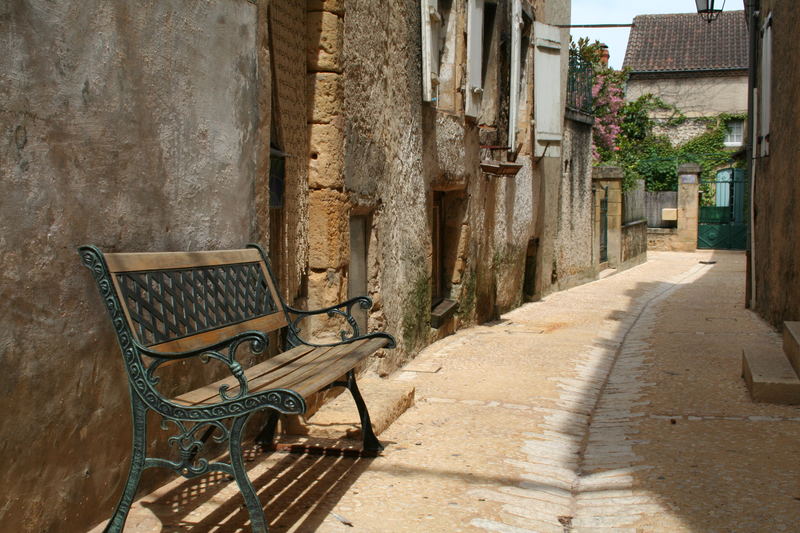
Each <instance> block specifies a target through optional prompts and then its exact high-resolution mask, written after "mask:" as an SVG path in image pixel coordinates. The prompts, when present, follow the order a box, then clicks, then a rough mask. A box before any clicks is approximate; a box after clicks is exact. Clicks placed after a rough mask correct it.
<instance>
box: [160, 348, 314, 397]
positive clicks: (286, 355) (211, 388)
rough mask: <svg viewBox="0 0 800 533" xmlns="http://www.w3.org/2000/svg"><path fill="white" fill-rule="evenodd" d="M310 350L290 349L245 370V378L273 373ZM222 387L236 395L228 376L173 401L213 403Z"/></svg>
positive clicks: (234, 382)
mask: <svg viewBox="0 0 800 533" xmlns="http://www.w3.org/2000/svg"><path fill="white" fill-rule="evenodd" d="M312 350H314V348H313V346H298V347H297V348H292V349H291V350H287V351H285V352H282V353H279V354H278V355H276V356H274V357H272V358H270V359H268V360H266V361H264V362H262V363H259V364H257V365H253V366H251V367H250V368H247V369H246V370H245V371H244V373H245V376H246V377H247V380H248V381H251V380H254V379H258V378H259V377H261V376H263V375H265V374H268V373H270V372H274V371H276V370H278V369H280V368H282V367H283V366H285V365H287V364H289V363H291V362H293V361H296V360H297V359H300V358H302V357H303V356H304V355H307V354H308V353H309V352H311V351H312ZM222 385H227V386H228V388H229V390H228V394H229V395H231V394H236V392H237V391H238V390H239V382H238V381H236V378H235V377H233V376H229V377H227V378H224V379H221V380H219V381H216V382H214V383H211V384H209V385H205V386H204V387H200V388H199V389H194V390H193V391H190V392H187V393H185V394H181V395H180V396H178V397H177V398H175V401H177V402H179V403H183V404H186V405H199V404H202V403H207V402H208V403H213V402H214V401H219V400H220V397H219V388H220V387H221V386H222Z"/></svg>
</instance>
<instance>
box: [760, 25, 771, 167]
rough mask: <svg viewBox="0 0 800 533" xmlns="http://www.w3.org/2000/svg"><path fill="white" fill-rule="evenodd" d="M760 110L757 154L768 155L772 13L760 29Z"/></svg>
mask: <svg viewBox="0 0 800 533" xmlns="http://www.w3.org/2000/svg"><path fill="white" fill-rule="evenodd" d="M759 85H760V87H759V91H758V93H759V94H760V95H761V106H760V107H761V112H760V115H759V121H758V123H759V136H758V137H759V141H760V145H761V147H760V150H759V155H761V156H766V155H769V119H770V100H771V98H772V15H770V16H768V17H767V21H766V22H765V23H764V27H763V28H762V30H761V79H760V81H759Z"/></svg>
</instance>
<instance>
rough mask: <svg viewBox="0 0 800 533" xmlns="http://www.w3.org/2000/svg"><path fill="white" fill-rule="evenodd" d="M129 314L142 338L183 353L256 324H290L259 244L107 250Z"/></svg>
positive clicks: (266, 326) (267, 329)
mask: <svg viewBox="0 0 800 533" xmlns="http://www.w3.org/2000/svg"><path fill="white" fill-rule="evenodd" d="M104 258H105V261H106V264H107V265H108V270H109V273H110V274H111V278H112V281H113V284H114V290H115V292H116V293H117V297H118V299H119V301H120V302H121V307H122V311H123V314H124V316H125V319H126V320H127V322H128V326H129V327H130V330H131V332H133V334H134V335H135V336H136V338H137V340H138V341H139V343H140V344H142V345H144V346H148V347H149V348H150V349H151V350H155V351H159V352H182V351H188V350H194V349H198V348H202V347H204V346H208V345H211V344H214V343H216V342H219V341H222V340H224V339H227V338H229V337H231V336H232V335H234V334H236V333H240V332H243V331H248V330H259V331H263V332H270V331H273V330H276V329H279V328H282V327H284V326H286V324H287V321H286V314H285V311H284V309H283V305H282V303H281V299H280V297H279V296H278V292H277V290H276V287H275V283H274V281H273V278H272V275H271V273H270V270H269V267H268V265H267V263H266V259H265V258H264V257H263V256H262V252H261V250H260V249H258V248H247V249H242V250H221V251H212V252H157V253H111V254H104Z"/></svg>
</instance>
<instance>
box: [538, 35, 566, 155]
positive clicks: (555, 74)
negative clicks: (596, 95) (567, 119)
mask: <svg viewBox="0 0 800 533" xmlns="http://www.w3.org/2000/svg"><path fill="white" fill-rule="evenodd" d="M533 31H534V39H535V49H534V55H533V76H534V78H533V99H534V121H535V140H536V142H535V145H534V155H536V156H537V157H541V156H543V155H544V154H545V149H546V148H547V146H548V145H551V147H550V149H549V150H547V155H548V156H551V157H554V156H558V155H559V154H560V149H559V146H560V144H561V129H562V127H563V122H564V118H563V117H564V106H563V104H562V102H561V93H562V90H561V48H562V46H561V30H560V29H559V28H557V27H555V26H550V25H548V24H542V23H541V22H534V30H533ZM553 145H554V146H553Z"/></svg>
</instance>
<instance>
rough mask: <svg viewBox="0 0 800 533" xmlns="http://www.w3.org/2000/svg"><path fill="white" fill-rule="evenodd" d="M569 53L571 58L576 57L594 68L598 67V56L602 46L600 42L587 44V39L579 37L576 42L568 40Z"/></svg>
mask: <svg viewBox="0 0 800 533" xmlns="http://www.w3.org/2000/svg"><path fill="white" fill-rule="evenodd" d="M569 53H570V55H572V56H578V57H580V58H581V59H583V60H584V61H586V62H588V63H591V64H592V65H593V66H594V67H595V68H597V67H599V66H600V56H601V54H602V45H601V44H600V41H598V40H596V39H595V41H594V42H593V43H592V42H589V38H588V37H581V38H579V39H578V42H575V41H572V40H570V43H569Z"/></svg>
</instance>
